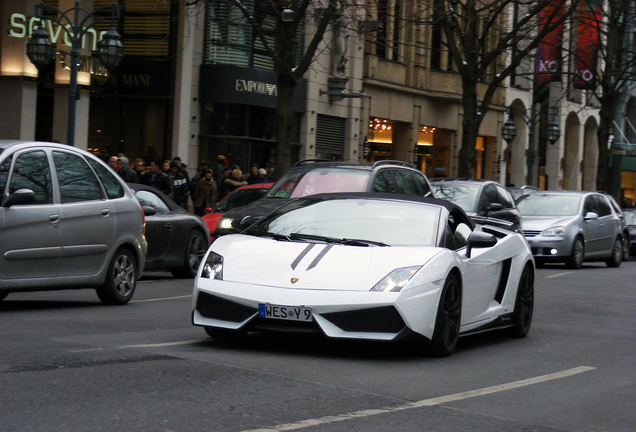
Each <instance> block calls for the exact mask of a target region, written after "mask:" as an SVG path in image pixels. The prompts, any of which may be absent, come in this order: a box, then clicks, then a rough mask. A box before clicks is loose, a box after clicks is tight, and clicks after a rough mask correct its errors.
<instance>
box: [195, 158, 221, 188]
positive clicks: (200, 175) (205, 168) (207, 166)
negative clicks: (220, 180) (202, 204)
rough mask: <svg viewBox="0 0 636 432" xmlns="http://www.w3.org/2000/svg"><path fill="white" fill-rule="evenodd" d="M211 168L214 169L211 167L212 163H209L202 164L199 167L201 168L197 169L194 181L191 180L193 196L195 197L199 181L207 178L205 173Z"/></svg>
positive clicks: (203, 162)
mask: <svg viewBox="0 0 636 432" xmlns="http://www.w3.org/2000/svg"><path fill="white" fill-rule="evenodd" d="M211 168H212V167H211V166H210V162H208V161H202V162H201V165H199V167H198V168H197V173H196V174H195V175H194V177H192V180H190V192H191V193H192V196H194V191H195V189H196V187H197V183H198V182H199V180H201V179H202V178H203V177H205V173H206V172H207V171H208V170H209V169H211ZM215 183H216V180H215Z"/></svg>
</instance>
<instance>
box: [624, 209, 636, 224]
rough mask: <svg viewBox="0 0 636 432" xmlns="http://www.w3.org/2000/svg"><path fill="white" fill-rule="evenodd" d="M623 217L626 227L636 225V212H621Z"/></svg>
mask: <svg viewBox="0 0 636 432" xmlns="http://www.w3.org/2000/svg"><path fill="white" fill-rule="evenodd" d="M623 215H625V222H626V223H627V225H636V212H633V211H623Z"/></svg>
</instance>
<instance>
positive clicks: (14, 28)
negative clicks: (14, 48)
mask: <svg viewBox="0 0 636 432" xmlns="http://www.w3.org/2000/svg"><path fill="white" fill-rule="evenodd" d="M9 24H11V28H10V29H9V30H8V32H7V33H8V34H9V36H11V37H14V38H18V39H22V38H25V37H27V36H30V35H32V34H33V31H34V30H35V29H36V28H37V27H38V26H39V25H40V24H42V27H44V29H45V30H46V31H47V33H48V34H49V37H50V38H51V42H52V43H53V45H55V44H57V41H58V39H59V38H60V32H62V27H60V26H59V25H57V23H55V26H54V25H53V24H54V23H53V21H51V20H41V19H39V18H36V17H32V18H27V17H26V15H22V14H19V13H14V14H12V15H11V17H10V19H9ZM27 27H28V28H27ZM65 28H66V29H67V30H68V31H69V32H70V33H71V34H72V33H73V31H72V26H71V25H70V24H68V25H66V26H65ZM82 30H83V31H84V32H85V33H84V35H83V36H82V48H86V35H88V34H90V35H91V37H90V40H91V41H92V43H91V45H92V48H91V50H92V51H96V50H97V42H98V41H99V40H101V39H102V37H103V36H104V35H105V34H106V32H105V31H102V32H100V33H99V35H98V34H97V31H95V30H94V29H92V28H83V29H82ZM63 34H64V38H63V39H64V40H63V42H64V45H66V46H69V47H72V46H73V45H72V43H71V40H70V39H69V38H68V33H67V32H63Z"/></svg>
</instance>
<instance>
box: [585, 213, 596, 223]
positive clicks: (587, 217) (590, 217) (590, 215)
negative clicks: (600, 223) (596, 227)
mask: <svg viewBox="0 0 636 432" xmlns="http://www.w3.org/2000/svg"><path fill="white" fill-rule="evenodd" d="M583 219H585V221H590V220H596V219H598V214H597V213H595V212H587V213H585V217H584V218H583Z"/></svg>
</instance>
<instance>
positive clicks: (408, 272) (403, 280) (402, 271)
mask: <svg viewBox="0 0 636 432" xmlns="http://www.w3.org/2000/svg"><path fill="white" fill-rule="evenodd" d="M420 268H421V266H415V267H403V268H399V269H395V270H393V271H392V272H391V273H389V274H388V275H386V276H385V277H384V279H382V280H381V281H380V282H378V283H377V284H375V286H374V287H373V288H371V291H383V292H390V291H393V292H395V291H400V290H402V288H404V286H405V285H406V284H407V283H408V281H409V280H411V278H412V277H413V275H414V274H415V273H417V271H418V270H419V269H420Z"/></svg>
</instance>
